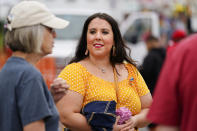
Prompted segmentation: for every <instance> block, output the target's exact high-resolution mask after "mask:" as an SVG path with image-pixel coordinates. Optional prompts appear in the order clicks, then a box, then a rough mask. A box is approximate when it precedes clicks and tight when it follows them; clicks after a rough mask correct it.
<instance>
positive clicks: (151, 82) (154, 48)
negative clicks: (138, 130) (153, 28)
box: [140, 35, 166, 131]
mask: <svg viewBox="0 0 197 131" xmlns="http://www.w3.org/2000/svg"><path fill="white" fill-rule="evenodd" d="M145 43H146V47H147V50H148V54H147V56H146V57H145V58H144V61H143V64H142V66H141V69H140V73H141V74H142V77H143V78H144V80H145V82H146V84H147V86H148V88H149V90H150V92H151V94H153V92H154V89H155V85H156V82H157V79H158V76H159V73H160V70H161V68H162V65H163V62H164V60H165V56H166V50H165V48H163V47H162V45H161V44H160V43H159V40H158V38H156V37H154V36H152V35H150V36H148V37H147V38H146V41H145ZM155 127H156V124H153V123H151V124H150V125H148V128H149V130H150V131H154V129H155Z"/></svg>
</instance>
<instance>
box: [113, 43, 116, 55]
mask: <svg viewBox="0 0 197 131" xmlns="http://www.w3.org/2000/svg"><path fill="white" fill-rule="evenodd" d="M112 56H116V47H115V46H114V45H113V46H112Z"/></svg>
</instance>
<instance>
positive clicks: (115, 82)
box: [113, 67, 118, 103]
mask: <svg viewBox="0 0 197 131" xmlns="http://www.w3.org/2000/svg"><path fill="white" fill-rule="evenodd" d="M113 72H114V84H115V90H116V99H117V103H118V77H117V72H116V68H115V67H114V68H113Z"/></svg>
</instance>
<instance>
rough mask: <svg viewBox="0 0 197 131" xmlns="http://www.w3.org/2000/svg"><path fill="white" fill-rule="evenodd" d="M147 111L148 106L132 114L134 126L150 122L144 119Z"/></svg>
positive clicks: (142, 125)
mask: <svg viewBox="0 0 197 131" xmlns="http://www.w3.org/2000/svg"><path fill="white" fill-rule="evenodd" d="M148 111H149V108H145V109H142V110H141V112H140V113H139V114H137V115H135V116H133V117H134V118H133V119H135V121H136V127H139V128H142V127H145V126H147V125H148V124H150V121H148V120H147V119H146V115H147V113H148Z"/></svg>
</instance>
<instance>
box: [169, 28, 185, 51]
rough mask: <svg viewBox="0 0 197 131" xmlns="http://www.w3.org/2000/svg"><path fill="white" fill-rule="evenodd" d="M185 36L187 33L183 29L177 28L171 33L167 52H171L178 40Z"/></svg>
mask: <svg viewBox="0 0 197 131" xmlns="http://www.w3.org/2000/svg"><path fill="white" fill-rule="evenodd" d="M186 36H187V33H186V32H185V31H184V30H181V29H177V30H175V31H174V32H173V33H172V36H171V37H172V40H171V41H170V42H169V45H168V46H167V49H166V51H167V54H171V53H170V52H172V51H173V50H174V48H176V47H177V46H178V45H179V42H180V41H181V40H182V39H183V38H185V37H186Z"/></svg>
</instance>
